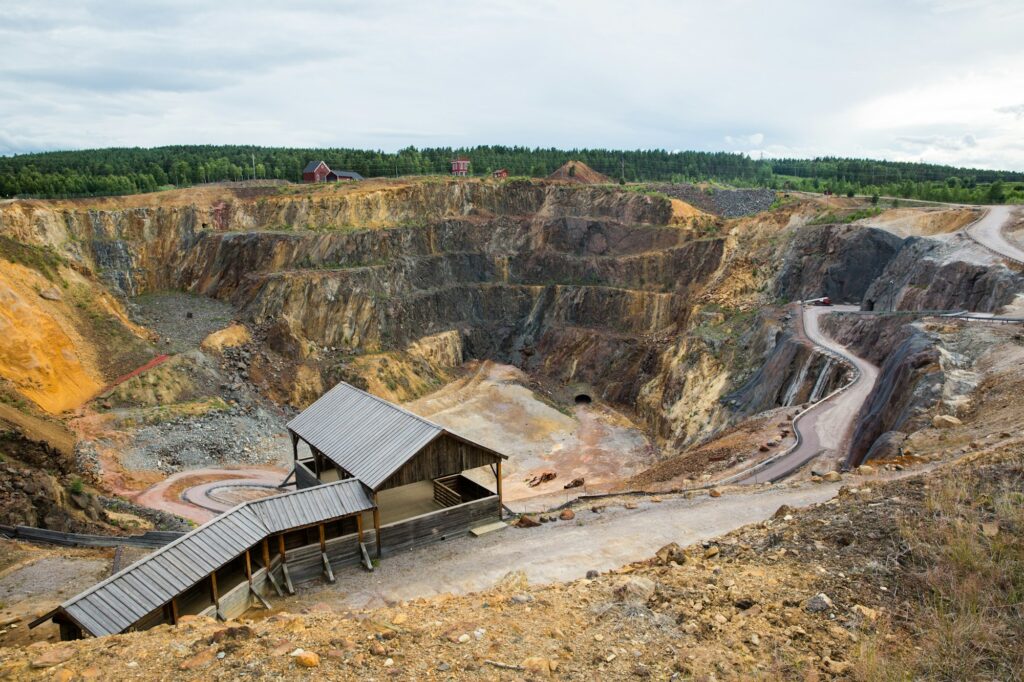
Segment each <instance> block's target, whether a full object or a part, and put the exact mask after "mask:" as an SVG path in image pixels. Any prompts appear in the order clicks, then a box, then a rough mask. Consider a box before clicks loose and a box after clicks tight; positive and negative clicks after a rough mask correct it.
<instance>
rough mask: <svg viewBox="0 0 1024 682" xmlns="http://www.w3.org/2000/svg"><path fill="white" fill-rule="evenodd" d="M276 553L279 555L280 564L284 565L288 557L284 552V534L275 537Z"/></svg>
mask: <svg viewBox="0 0 1024 682" xmlns="http://www.w3.org/2000/svg"><path fill="white" fill-rule="evenodd" d="M277 552H278V554H280V555H281V562H282V563H284V562H285V560H287V559H288V555H287V554H285V551H284V533H281V534H280V535H278V536H277Z"/></svg>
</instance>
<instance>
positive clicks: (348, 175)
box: [326, 170, 363, 182]
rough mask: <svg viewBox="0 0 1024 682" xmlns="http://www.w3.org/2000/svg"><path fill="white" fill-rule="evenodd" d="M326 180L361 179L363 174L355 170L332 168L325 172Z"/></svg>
mask: <svg viewBox="0 0 1024 682" xmlns="http://www.w3.org/2000/svg"><path fill="white" fill-rule="evenodd" d="M326 179H327V182H338V181H339V180H362V179H363V176H362V175H360V174H359V173H356V172H355V171H340V170H332V171H330V172H329V173H328V174H327V178H326Z"/></svg>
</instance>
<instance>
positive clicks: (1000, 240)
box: [965, 206, 1024, 263]
mask: <svg viewBox="0 0 1024 682" xmlns="http://www.w3.org/2000/svg"><path fill="white" fill-rule="evenodd" d="M1013 208H1014V207H1013V206H989V207H988V210H987V211H986V213H985V215H984V216H982V217H981V219H980V220H979V221H978V222H976V223H974V224H972V225H970V226H968V227H967V228H965V231H966V232H967V235H968V236H969V237H971V238H972V239H974V241H976V242H978V243H979V244H981V245H982V246H985V247H987V248H989V249H991V250H992V251H995V252H996V253H998V254H999V255H1001V256H1005V257H1006V258H1009V259H1010V260H1015V261H1017V262H1018V263H1024V250H1021V249H1019V248H1017V247H1016V246H1014V245H1013V244H1011V243H1010V242H1009V241H1007V239H1006V237H1004V236H1003V226H1005V225H1006V224H1007V223H1009V222H1010V215H1011V211H1012V209H1013Z"/></svg>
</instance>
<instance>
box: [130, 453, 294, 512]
mask: <svg viewBox="0 0 1024 682" xmlns="http://www.w3.org/2000/svg"><path fill="white" fill-rule="evenodd" d="M287 475H288V471H286V470H284V469H281V468H279V467H273V466H264V467H236V468H231V467H221V468H210V469H190V470H189V471H181V472H179V473H177V474H174V475H173V476H169V477H167V478H165V479H164V480H162V481H160V482H159V483H157V484H155V485H153V486H150V487H149V488H146V489H145V490H143V491H142V492H141V493H139V494H138V496H136V497H135V499H134V500H133V501H134V502H135V503H136V504H141V505H143V506H146V507H150V508H151V509H160V510H163V511H166V512H171V513H172V514H177V515H178V516H181V517H184V518H186V519H189V520H191V521H195V522H196V523H206V522H207V521H209V520H210V519H212V518H213V517H214V516H216V515H217V514H219V513H220V512H222V511H224V510H225V509H226V508H228V507H230V506H231V505H225V504H222V503H221V502H220V501H218V500H215V499H210V498H208V497H207V495H208V494H209V493H210V490H211V489H212V488H214V487H215V486H212V485H210V484H211V483H214V482H216V483H219V484H220V485H224V484H227V483H231V484H235V485H240V486H241V485H251V486H268V485H270V486H276V485H277V484H278V483H280V482H281V481H282V480H284V478H285V476H287ZM188 493H191V496H190V497H191V499H193V500H194V501H195V503H193V502H191V501H189V500H188V499H184V497H183V494H188ZM200 505H202V506H200Z"/></svg>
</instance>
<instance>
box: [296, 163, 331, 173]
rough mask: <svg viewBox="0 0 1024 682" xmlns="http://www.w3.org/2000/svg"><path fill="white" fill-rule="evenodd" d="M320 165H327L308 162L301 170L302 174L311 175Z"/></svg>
mask: <svg viewBox="0 0 1024 682" xmlns="http://www.w3.org/2000/svg"><path fill="white" fill-rule="evenodd" d="M321 163H323V164H324V165H325V166H326V165H327V164H326V163H324V162H323V161H310V162H309V163H307V164H306V167H305V168H303V169H302V172H303V173H312V172H313V171H315V170H316V169H317V168H319V167H320V164H321ZM327 170H330V168H328V169H327Z"/></svg>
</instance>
